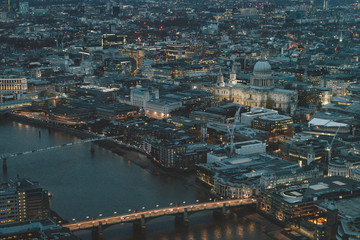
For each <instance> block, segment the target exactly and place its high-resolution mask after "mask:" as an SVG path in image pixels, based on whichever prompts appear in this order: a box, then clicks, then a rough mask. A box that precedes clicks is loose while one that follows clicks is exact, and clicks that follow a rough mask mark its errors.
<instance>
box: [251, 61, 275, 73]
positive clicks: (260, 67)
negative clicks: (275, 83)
mask: <svg viewBox="0 0 360 240" xmlns="http://www.w3.org/2000/svg"><path fill="white" fill-rule="evenodd" d="M253 73H254V74H271V66H270V63H269V62H268V61H258V62H257V63H256V64H255V66H254V70H253Z"/></svg>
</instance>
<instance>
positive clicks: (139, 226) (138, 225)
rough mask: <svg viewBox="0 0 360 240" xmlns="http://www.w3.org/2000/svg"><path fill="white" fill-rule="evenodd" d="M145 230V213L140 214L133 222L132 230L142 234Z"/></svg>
mask: <svg viewBox="0 0 360 240" xmlns="http://www.w3.org/2000/svg"><path fill="white" fill-rule="evenodd" d="M145 230H146V222H145V215H144V214H141V218H140V219H139V220H138V221H136V222H134V223H133V231H134V233H137V234H144V233H145Z"/></svg>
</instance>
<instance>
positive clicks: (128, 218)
mask: <svg viewBox="0 0 360 240" xmlns="http://www.w3.org/2000/svg"><path fill="white" fill-rule="evenodd" d="M254 203H256V199H254V198H248V199H236V200H227V201H218V202H207V203H200V204H193V205H186V206H176V207H168V208H160V209H153V210H148V211H142V212H137V213H130V214H123V215H117V216H111V217H103V218H100V219H95V220H88V221H82V222H76V223H72V224H65V225H63V227H66V228H69V229H70V230H71V231H75V230H83V229H90V228H93V227H97V226H99V224H100V222H101V224H102V225H103V226H105V225H113V224H118V223H128V222H135V221H137V220H140V219H141V217H142V216H144V218H146V219H149V218H155V217H161V216H165V215H176V214H180V213H184V211H185V209H187V212H188V213H191V212H199V211H205V210H215V209H219V208H222V207H223V206H224V204H225V207H237V206H243V205H249V204H254Z"/></svg>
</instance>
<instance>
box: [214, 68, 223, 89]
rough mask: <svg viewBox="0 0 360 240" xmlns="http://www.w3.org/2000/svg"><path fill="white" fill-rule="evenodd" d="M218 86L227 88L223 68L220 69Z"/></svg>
mask: <svg viewBox="0 0 360 240" xmlns="http://www.w3.org/2000/svg"><path fill="white" fill-rule="evenodd" d="M216 85H217V86H218V87H225V81H224V75H223V73H222V71H221V68H220V71H219V73H218V76H217V82H216Z"/></svg>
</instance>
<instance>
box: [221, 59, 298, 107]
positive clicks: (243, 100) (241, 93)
mask: <svg viewBox="0 0 360 240" xmlns="http://www.w3.org/2000/svg"><path fill="white" fill-rule="evenodd" d="M230 78H231V79H230V81H229V82H230V83H229V84H225V81H224V77H223V75H222V72H221V71H220V73H219V76H218V81H217V86H216V87H215V89H214V96H215V98H217V99H219V100H220V101H221V100H228V101H232V102H234V103H238V104H242V105H248V106H250V107H255V108H257V107H267V108H275V109H281V110H282V111H284V112H287V113H290V114H294V113H295V110H296V107H297V100H298V94H297V92H295V91H292V90H285V89H279V88H275V84H274V79H273V76H272V70H271V66H270V64H269V62H267V61H259V62H257V63H256V64H255V66H254V70H253V75H252V77H251V79H250V86H248V85H243V84H237V83H236V81H235V79H236V74H235V73H234V71H232V73H231V76H230Z"/></svg>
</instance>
